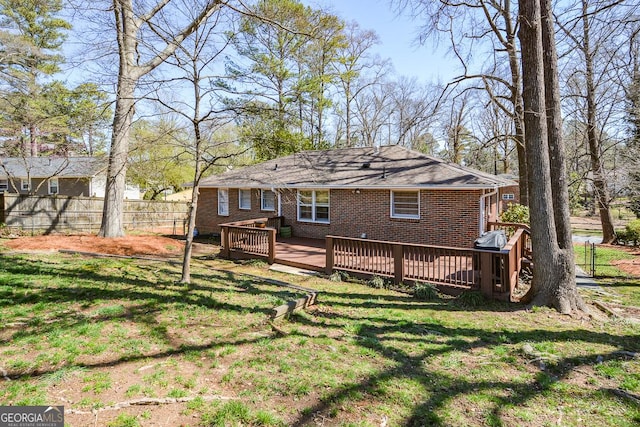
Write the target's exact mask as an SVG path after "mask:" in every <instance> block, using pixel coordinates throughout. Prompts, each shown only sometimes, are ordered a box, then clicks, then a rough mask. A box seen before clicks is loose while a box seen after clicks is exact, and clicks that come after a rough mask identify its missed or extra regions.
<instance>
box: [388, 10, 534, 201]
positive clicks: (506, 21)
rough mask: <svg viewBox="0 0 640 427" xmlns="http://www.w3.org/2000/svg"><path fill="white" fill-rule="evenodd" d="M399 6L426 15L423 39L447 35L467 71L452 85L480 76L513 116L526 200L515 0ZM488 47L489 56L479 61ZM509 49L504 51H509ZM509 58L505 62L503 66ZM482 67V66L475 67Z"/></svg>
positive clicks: (496, 100)
mask: <svg viewBox="0 0 640 427" xmlns="http://www.w3.org/2000/svg"><path fill="white" fill-rule="evenodd" d="M391 3H392V4H394V5H396V7H397V9H398V10H399V11H404V12H407V13H410V14H411V15H412V16H414V17H415V18H417V19H423V20H424V21H423V24H422V25H421V40H420V41H421V42H424V41H425V40H426V39H428V38H430V37H434V38H435V40H437V39H438V38H439V37H441V36H443V35H445V36H446V37H448V39H449V42H450V46H451V52H452V54H453V55H454V57H455V58H456V59H457V60H458V61H459V63H460V65H461V66H462V68H463V73H462V74H461V75H460V76H459V77H457V78H456V79H455V80H454V81H453V82H450V83H449V84H448V88H447V89H450V88H453V87H455V86H457V85H458V84H460V83H462V82H466V81H476V82H478V83H479V84H478V86H477V88H478V89H479V90H484V91H486V92H487V93H488V94H489V96H490V99H491V101H492V102H494V103H495V104H496V105H497V106H498V107H499V108H500V109H501V110H502V111H503V112H504V113H505V114H507V115H508V116H509V117H511V119H512V120H513V122H514V126H513V129H514V135H513V136H512V139H513V140H514V141H515V142H516V147H517V154H518V173H519V176H520V201H521V203H522V204H525V205H526V204H527V203H528V187H527V185H528V183H527V179H526V178H527V157H526V154H525V145H524V142H523V141H524V126H523V109H522V89H521V86H522V83H521V70H520V60H519V49H518V45H517V37H516V31H517V25H516V21H517V11H516V10H514V9H515V8H514V7H513V2H512V1H511V0H503V1H486V0H472V1H467V2H457V1H450V0H437V1H433V0H391ZM482 50H484V53H485V55H482V57H483V58H487V60H486V62H484V63H483V62H482V61H478V60H477V59H475V60H474V58H477V57H478V56H480V55H478V52H479V51H482ZM505 55H506V57H505ZM503 64H506V66H503ZM474 70H479V71H474Z"/></svg>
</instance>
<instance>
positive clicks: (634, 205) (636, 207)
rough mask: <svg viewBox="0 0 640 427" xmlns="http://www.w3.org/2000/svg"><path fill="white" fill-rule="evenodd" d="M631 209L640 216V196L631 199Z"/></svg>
mask: <svg viewBox="0 0 640 427" xmlns="http://www.w3.org/2000/svg"><path fill="white" fill-rule="evenodd" d="M629 209H630V210H631V211H632V212H633V213H634V214H635V215H636V217H638V218H640V197H632V198H631V199H629Z"/></svg>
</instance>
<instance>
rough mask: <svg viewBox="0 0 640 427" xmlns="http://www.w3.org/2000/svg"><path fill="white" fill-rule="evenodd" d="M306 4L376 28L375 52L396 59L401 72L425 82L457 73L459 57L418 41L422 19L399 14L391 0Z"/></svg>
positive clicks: (313, 0)
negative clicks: (376, 43) (420, 43)
mask: <svg viewBox="0 0 640 427" xmlns="http://www.w3.org/2000/svg"><path fill="white" fill-rule="evenodd" d="M301 2H302V3H303V4H306V5H308V6H311V7H319V8H321V9H323V10H324V9H325V8H329V9H330V10H332V11H333V12H334V13H335V14H336V15H338V16H339V17H341V18H342V19H344V20H345V21H356V22H358V24H360V27H361V28H362V29H366V30H374V31H375V32H376V33H377V34H378V36H379V37H380V42H381V43H380V44H379V45H377V46H375V48H374V49H375V51H376V52H377V53H378V54H379V55H380V56H381V57H382V58H389V59H391V61H392V62H393V65H394V68H395V70H396V73H397V74H398V75H404V76H408V77H416V78H417V79H418V80H420V81H421V82H423V83H429V82H433V83H437V82H443V83H446V82H447V81H449V80H450V79H452V78H453V77H455V76H456V75H457V73H456V70H455V65H456V63H455V60H454V59H453V58H451V57H447V55H446V47H445V46H443V47H441V48H440V49H437V48H435V47H434V46H433V43H432V42H431V41H427V43H426V44H424V45H422V46H419V45H417V43H416V37H417V34H418V33H417V31H418V29H419V28H418V27H419V22H412V21H411V20H410V19H409V18H408V17H406V16H397V15H396V13H395V12H393V11H392V9H391V7H390V4H389V3H390V1H389V0H301Z"/></svg>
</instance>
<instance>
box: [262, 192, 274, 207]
mask: <svg viewBox="0 0 640 427" xmlns="http://www.w3.org/2000/svg"><path fill="white" fill-rule="evenodd" d="M265 194H272V195H273V206H267V205H266V203H265ZM260 210H263V211H268V212H275V211H276V193H275V191H271V190H260Z"/></svg>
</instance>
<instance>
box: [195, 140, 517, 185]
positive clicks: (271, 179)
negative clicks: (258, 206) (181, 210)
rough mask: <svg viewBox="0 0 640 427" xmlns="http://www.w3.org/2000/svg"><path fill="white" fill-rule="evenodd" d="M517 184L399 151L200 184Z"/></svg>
mask: <svg viewBox="0 0 640 427" xmlns="http://www.w3.org/2000/svg"><path fill="white" fill-rule="evenodd" d="M509 185H517V183H516V182H515V181H512V180H509V179H506V178H503V177H499V176H496V175H491V174H488V173H484V172H480V171H478V170H475V169H471V168H467V167H464V166H460V165H457V164H453V163H448V162H445V161H443V160H440V159H437V158H434V157H430V156H427V155H425V154H422V153H419V152H417V151H412V150H408V149H406V148H404V147H400V146H383V147H379V148H378V149H376V148H373V147H365V148H344V149H335V150H320V151H303V152H300V153H296V154H293V155H290V156H287V157H281V158H279V159H274V160H269V161H266V162H264V163H259V164H255V165H251V166H247V167H243V168H239V169H238V170H231V171H227V172H224V173H223V174H220V175H215V176H211V177H208V178H206V179H204V180H202V181H201V183H200V186H201V187H203V188H207V187H209V188H215V187H222V188H224V187H230V188H396V189H398V188H443V189H444V188H450V189H452V188H495V187H503V186H509Z"/></svg>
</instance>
